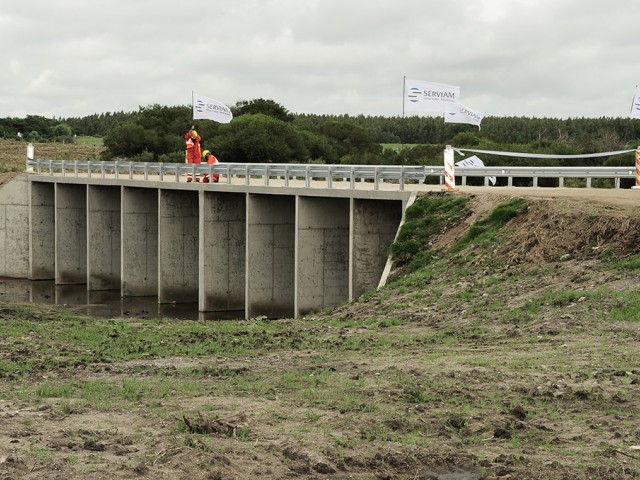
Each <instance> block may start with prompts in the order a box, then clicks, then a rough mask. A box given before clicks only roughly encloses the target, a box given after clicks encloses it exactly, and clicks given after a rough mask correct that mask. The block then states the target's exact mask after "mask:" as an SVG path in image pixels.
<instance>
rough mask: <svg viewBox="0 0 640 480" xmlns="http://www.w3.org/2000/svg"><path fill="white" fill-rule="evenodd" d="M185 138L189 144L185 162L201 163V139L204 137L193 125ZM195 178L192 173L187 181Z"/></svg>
mask: <svg viewBox="0 0 640 480" xmlns="http://www.w3.org/2000/svg"><path fill="white" fill-rule="evenodd" d="M184 139H185V141H186V144H187V151H186V153H185V157H184V161H185V163H200V140H202V138H201V137H200V135H198V132H196V127H195V126H194V125H191V130H189V131H188V132H187V133H186V134H185V136H184ZM191 180H193V179H192V178H191V175H189V176H188V177H187V182H190V181H191ZM197 181H198V176H197V175H196V182H197Z"/></svg>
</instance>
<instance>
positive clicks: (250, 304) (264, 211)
mask: <svg viewBox="0 0 640 480" xmlns="http://www.w3.org/2000/svg"><path fill="white" fill-rule="evenodd" d="M294 247H295V198H294V197H293V196H290V195H261V194H249V196H248V199H247V257H246V258H247V267H246V292H247V294H246V316H247V318H252V317H254V316H256V315H266V316H268V317H273V318H275V317H292V316H293V315H294V309H295V300H294V296H295V291H294V276H295V265H294V258H295V252H294Z"/></svg>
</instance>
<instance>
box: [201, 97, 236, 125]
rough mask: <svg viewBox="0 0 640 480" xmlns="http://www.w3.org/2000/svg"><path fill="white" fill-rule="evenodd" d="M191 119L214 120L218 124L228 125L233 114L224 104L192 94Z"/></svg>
mask: <svg viewBox="0 0 640 480" xmlns="http://www.w3.org/2000/svg"><path fill="white" fill-rule="evenodd" d="M193 119H194V120H201V119H204V120H214V121H216V122H219V123H229V122H230V121H231V120H232V119H233V113H231V110H229V107H227V106H226V105H225V104H224V103H222V102H219V101H218V100H214V99H213V98H207V97H203V96H202V95H198V94H197V93H194V94H193Z"/></svg>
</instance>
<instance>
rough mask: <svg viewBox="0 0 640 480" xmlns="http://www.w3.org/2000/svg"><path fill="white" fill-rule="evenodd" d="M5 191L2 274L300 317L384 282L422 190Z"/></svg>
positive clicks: (75, 185)
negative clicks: (408, 210) (407, 214)
mask: <svg viewBox="0 0 640 480" xmlns="http://www.w3.org/2000/svg"><path fill="white" fill-rule="evenodd" d="M14 181H15V182H16V183H15V184H13V182H12V184H10V185H5V186H4V187H3V188H2V189H1V190H0V213H2V214H3V215H4V222H3V223H0V227H4V228H0V243H1V244H2V245H0V246H1V247H3V248H2V249H0V251H4V252H7V253H8V254H7V255H5V257H4V258H0V260H2V261H1V262H0V275H6V276H12V277H16V278H30V279H33V280H36V279H38V280H54V281H55V283H56V285H59V286H61V287H62V286H69V287H71V286H74V288H78V287H79V288H84V289H86V291H88V295H87V298H99V296H100V291H103V290H118V289H119V290H120V293H121V295H122V296H123V297H132V296H156V297H157V301H158V303H160V304H163V303H186V302H197V303H198V308H199V310H200V311H202V312H216V311H219V312H223V311H238V310H240V311H244V313H245V317H246V318H252V317H256V316H260V315H265V316H267V317H271V318H275V317H297V316H304V315H306V314H308V313H309V312H313V311H319V310H322V309H325V308H332V307H335V306H337V305H340V304H342V303H344V302H347V301H349V300H353V299H356V298H358V297H359V296H360V295H362V293H364V292H366V291H367V290H369V289H372V288H376V287H377V286H378V284H379V282H380V279H381V276H382V274H383V271H384V268H385V264H386V262H387V260H388V252H389V247H390V245H391V243H392V241H393V239H394V237H395V235H396V232H397V230H398V227H399V225H400V222H401V220H402V215H403V212H404V209H405V207H406V205H407V204H408V202H409V198H410V196H411V195H415V194H412V193H409V192H403V191H361V190H349V189H321V188H301V187H287V186H279V187H275V186H256V185H224V184H195V183H193V184H191V183H180V182H161V181H148V180H147V181H143V180H134V179H122V178H119V179H114V178H95V177H92V178H81V177H75V176H74V177H55V176H51V177H49V176H40V175H39V176H35V175H21V176H19V177H18V179H15V180H14Z"/></svg>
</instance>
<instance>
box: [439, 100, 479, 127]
mask: <svg viewBox="0 0 640 480" xmlns="http://www.w3.org/2000/svg"><path fill="white" fill-rule="evenodd" d="M483 118H484V115H483V114H482V113H480V112H478V111H477V110H472V109H471V108H469V107H465V106H464V105H461V104H459V103H458V104H456V110H455V111H454V112H447V113H445V115H444V122H445V123H468V124H470V125H475V126H477V127H478V128H480V122H482V119H483Z"/></svg>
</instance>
